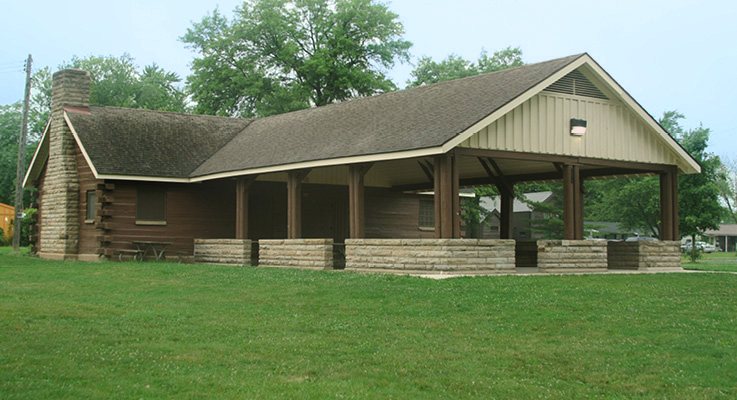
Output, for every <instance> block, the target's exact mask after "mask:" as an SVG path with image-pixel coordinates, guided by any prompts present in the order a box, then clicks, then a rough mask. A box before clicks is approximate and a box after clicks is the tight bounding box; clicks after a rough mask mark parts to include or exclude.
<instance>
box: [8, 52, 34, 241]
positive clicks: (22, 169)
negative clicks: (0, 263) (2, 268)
mask: <svg viewBox="0 0 737 400" xmlns="http://www.w3.org/2000/svg"><path fill="white" fill-rule="evenodd" d="M32 62H33V58H31V55H30V54H29V55H28V61H26V93H25V97H24V98H23V120H22V121H21V123H20V138H19V140H18V169H17V170H16V173H15V219H14V220H13V221H14V222H13V251H18V248H20V230H21V219H22V218H23V217H22V215H23V178H24V177H25V176H26V136H28V108H29V107H30V103H31V63H32Z"/></svg>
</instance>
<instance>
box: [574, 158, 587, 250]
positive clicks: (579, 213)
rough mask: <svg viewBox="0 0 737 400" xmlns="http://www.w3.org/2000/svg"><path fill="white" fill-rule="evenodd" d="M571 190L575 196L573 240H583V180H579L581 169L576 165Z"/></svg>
mask: <svg viewBox="0 0 737 400" xmlns="http://www.w3.org/2000/svg"><path fill="white" fill-rule="evenodd" d="M573 190H574V195H575V202H574V207H575V212H576V216H575V218H576V223H575V225H574V227H575V231H576V232H575V238H576V240H583V237H584V231H583V180H582V179H581V167H580V166H578V165H574V166H573Z"/></svg>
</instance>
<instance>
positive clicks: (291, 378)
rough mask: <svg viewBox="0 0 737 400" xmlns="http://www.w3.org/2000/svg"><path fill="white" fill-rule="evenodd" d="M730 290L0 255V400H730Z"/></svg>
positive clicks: (643, 281)
mask: <svg viewBox="0 0 737 400" xmlns="http://www.w3.org/2000/svg"><path fill="white" fill-rule="evenodd" d="M736 382H737V275H735V274H723V273H712V274H655V275H580V276H527V277H520V276H498V277H493V276H491V277H475V278H470V277H469V278H455V279H446V280H439V281H438V280H429V279H422V278H415V277H404V276H391V275H362V274H356V273H349V272H327V271H299V270H281V269H265V268H252V267H248V268H243V267H216V266H202V265H177V264H168V263H123V264H120V263H89V264H88V263H76V262H65V263H62V262H51V261H43V260H37V259H32V258H30V257H27V256H15V255H12V254H10V253H9V251H8V250H7V249H0V398H2V399H15V398H25V399H48V398H69V399H86V398H121V399H139V398H145V399H152V398H177V399H203V398H207V399H211V398H216V399H217V398H299V399H302V398H314V399H325V398H375V399H391V398H395V399H412V398H415V399H449V398H452V399H465V398H484V399H488V398H498V399H509V398H524V399H527V398H550V399H564V398H565V399H570V398H581V399H591V398H601V399H617V398H621V399H630V398H685V399H689V398H693V399H704V398H709V399H715V398H725V399H731V398H735V397H737V388H736V384H735V383H736Z"/></svg>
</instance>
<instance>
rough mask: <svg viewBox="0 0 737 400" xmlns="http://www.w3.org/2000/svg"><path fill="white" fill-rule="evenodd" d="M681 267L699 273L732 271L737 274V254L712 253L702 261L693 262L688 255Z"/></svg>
mask: <svg viewBox="0 0 737 400" xmlns="http://www.w3.org/2000/svg"><path fill="white" fill-rule="evenodd" d="M681 266H682V267H683V268H685V269H693V270H699V271H730V272H737V253H735V252H732V253H722V252H719V253H710V254H703V255H702V257H701V259H699V260H696V261H695V262H691V260H690V259H688V257H687V256H686V255H684V256H683V259H682V261H681Z"/></svg>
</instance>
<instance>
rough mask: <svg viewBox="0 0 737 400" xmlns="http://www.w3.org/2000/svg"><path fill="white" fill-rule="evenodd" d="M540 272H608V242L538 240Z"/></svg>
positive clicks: (538, 265)
mask: <svg viewBox="0 0 737 400" xmlns="http://www.w3.org/2000/svg"><path fill="white" fill-rule="evenodd" d="M537 267H538V270H539V271H540V272H547V273H576V272H606V270H607V242H606V241H603V240H538V241H537Z"/></svg>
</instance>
